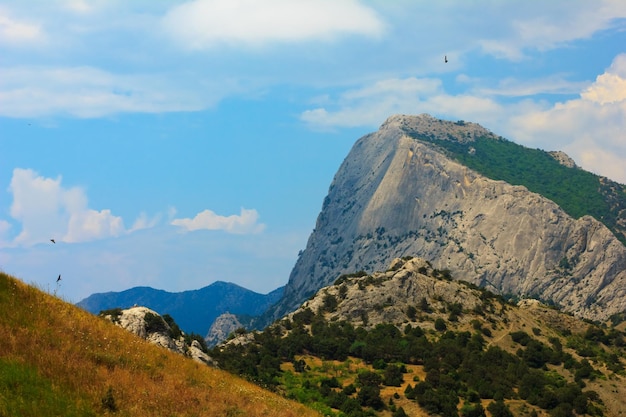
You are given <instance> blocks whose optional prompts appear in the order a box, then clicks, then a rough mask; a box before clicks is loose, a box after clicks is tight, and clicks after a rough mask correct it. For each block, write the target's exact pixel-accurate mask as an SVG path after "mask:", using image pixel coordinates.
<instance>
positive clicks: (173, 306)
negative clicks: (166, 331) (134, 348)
mask: <svg viewBox="0 0 626 417" xmlns="http://www.w3.org/2000/svg"><path fill="white" fill-rule="evenodd" d="M283 290H284V287H280V288H278V289H276V290H274V291H272V292H270V293H268V294H259V293H256V292H254V291H250V290H248V289H245V288H243V287H240V286H238V285H235V284H232V283H228V282H222V281H217V282H214V283H213V284H211V285H209V286H206V287H204V288H200V289H198V290H191V291H183V292H176V293H172V292H167V291H163V290H157V289H154V288H150V287H134V288H131V289H128V290H125V291H121V292H107V293H97V294H92V295H90V296H89V297H87V298H85V299H84V300H82V301H80V302H78V303H77V304H76V305H77V306H79V307H81V308H83V309H85V310H87V311H89V312H91V313H93V314H98V313H100V311H102V310H109V309H112V308H128V307H132V306H133V305H135V304H136V305H139V306H144V307H148V308H150V309H152V310H154V311H156V312H157V313H159V314H161V315H163V314H169V315H170V316H172V318H173V319H174V321H176V323H177V324H178V325H179V326H180V328H181V329H182V330H183V331H184V332H186V333H197V334H199V335H201V336H203V337H204V336H206V334H207V333H208V331H209V328H210V327H211V324H213V322H214V321H215V319H216V318H217V317H218V316H219V315H220V314H222V313H225V312H229V313H232V314H237V315H246V316H258V315H261V314H263V313H264V312H265V311H266V310H267V309H268V308H269V307H270V306H271V305H273V304H274V303H276V302H277V301H278V300H279V299H280V298H281V297H282V295H283Z"/></svg>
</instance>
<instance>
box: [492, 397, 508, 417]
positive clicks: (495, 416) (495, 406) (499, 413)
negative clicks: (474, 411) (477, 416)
mask: <svg viewBox="0 0 626 417" xmlns="http://www.w3.org/2000/svg"><path fill="white" fill-rule="evenodd" d="M487 410H488V411H489V412H490V413H491V416H492V417H514V416H513V413H512V412H511V410H509V407H507V405H506V404H505V403H504V402H502V401H494V402H492V403H490V404H489V405H488V406H487Z"/></svg>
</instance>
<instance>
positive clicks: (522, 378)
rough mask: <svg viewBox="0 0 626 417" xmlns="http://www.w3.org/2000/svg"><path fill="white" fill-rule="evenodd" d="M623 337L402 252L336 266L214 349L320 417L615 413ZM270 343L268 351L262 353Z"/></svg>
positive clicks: (625, 356) (623, 404)
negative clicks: (363, 264)
mask: <svg viewBox="0 0 626 417" xmlns="http://www.w3.org/2000/svg"><path fill="white" fill-rule="evenodd" d="M625 336H626V334H625V333H624V332H623V331H621V330H619V329H618V328H616V327H605V326H598V325H594V324H590V323H586V322H584V321H582V320H580V319H577V318H575V317H573V316H571V315H567V314H564V313H562V312H559V311H557V310H555V309H553V308H550V307H548V306H545V305H542V304H540V303H539V302H538V301H537V300H531V299H525V300H522V301H520V302H519V303H518V304H517V305H513V304H511V303H508V302H506V301H505V300H504V299H503V298H502V297H499V296H497V295H495V294H493V293H489V292H488V291H486V290H484V289H479V288H477V287H475V286H473V285H471V284H468V283H464V282H459V281H455V280H454V279H453V277H452V276H451V275H450V272H449V271H441V270H437V269H434V268H433V267H432V265H431V264H430V263H429V262H427V261H425V260H423V259H419V258H412V259H408V258H405V259H395V260H393V261H392V263H391V265H390V267H389V269H387V270H386V271H384V272H374V273H372V274H364V273H354V274H348V275H343V276H341V277H339V278H338V279H337V280H336V281H335V283H334V284H333V285H330V286H327V287H324V288H322V289H321V290H320V291H318V292H317V293H316V294H315V295H314V296H313V297H312V298H310V299H309V300H307V301H306V302H304V303H303V304H302V306H301V307H300V308H299V309H297V310H296V311H295V312H293V313H291V314H289V315H288V316H286V317H284V318H283V319H281V320H279V321H277V322H275V323H274V324H273V325H271V326H269V327H268V328H266V329H265V330H264V331H263V332H260V333H252V334H250V333H249V334H241V333H240V334H239V335H237V336H236V337H235V338H233V339H232V340H231V341H229V342H227V343H226V344H224V345H222V346H220V347H219V348H218V349H215V350H214V351H213V352H212V354H213V355H214V357H215V358H216V359H217V360H218V361H220V363H223V364H224V367H225V368H226V369H229V370H231V371H235V372H238V373H246V374H248V375H250V376H252V377H255V378H258V379H261V381H262V382H263V383H267V384H275V385H276V386H277V387H278V389H280V390H283V391H285V392H286V394H287V395H288V396H293V397H294V398H298V399H299V400H300V401H302V402H304V403H307V404H311V405H312V406H315V407H316V408H317V409H319V410H322V411H323V412H324V414H326V415H333V413H335V412H337V410H341V411H343V412H344V413H345V414H347V415H355V416H361V415H367V414H364V413H374V415H380V416H389V415H391V413H395V412H398V414H393V415H394V416H395V415H406V414H401V413H400V412H399V411H398V410H399V409H400V408H402V409H403V410H404V411H405V412H406V413H408V415H412V416H427V415H445V416H456V417H458V416H459V414H461V415H463V416H468V415H476V416H478V415H484V414H483V413H481V412H480V411H481V409H484V408H486V409H488V410H489V411H490V412H491V415H506V414H501V413H494V411H493V410H494V409H496V408H498V407H499V408H500V409H506V408H508V409H509V410H510V411H511V412H512V413H513V415H515V416H525V415H540V416H547V415H551V416H566V415H569V416H571V415H574V414H573V411H575V412H576V415H596V416H600V415H604V416H607V417H618V416H620V415H621V413H622V412H623V410H624V409H626V400H625V398H626V377H625V376H626V374H625V372H624V369H625V365H626V350H625V346H626V339H625ZM268 349H271V351H272V352H278V358H276V357H272V360H269V359H268V358H267V357H266V355H267V354H268V353H267V351H268ZM274 356H275V355H274ZM364 375H367V378H365V377H364ZM459 412H461V413H459ZM352 413H353V414H352Z"/></svg>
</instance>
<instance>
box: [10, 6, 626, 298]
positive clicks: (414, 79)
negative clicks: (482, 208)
mask: <svg viewBox="0 0 626 417" xmlns="http://www.w3.org/2000/svg"><path fill="white" fill-rule="evenodd" d="M444 55H445V56H447V57H448V61H449V62H448V63H445V62H444ZM0 57H1V58H0V269H1V270H3V271H5V272H7V273H10V274H13V275H16V276H18V277H20V278H21V279H23V280H24V281H26V282H29V283H35V284H36V285H38V286H39V287H41V288H43V289H45V290H47V291H50V292H56V293H57V294H58V295H60V296H62V297H64V298H66V299H67V300H69V301H73V302H76V301H79V300H81V299H82V298H84V297H86V296H88V295H90V294H92V293H94V292H106V291H120V290H124V289H127V288H130V287H133V286H138V285H146V286H152V287H155V288H160V289H165V290H168V291H182V290H188V289H195V288H200V287H203V286H205V285H208V284H210V283H212V282H214V281H216V280H222V281H230V282H234V283H236V284H239V285H242V286H244V287H246V288H249V289H252V290H254V291H258V292H262V293H265V292H268V291H271V290H273V289H275V288H277V287H278V286H280V285H283V284H285V283H286V282H287V279H288V276H289V272H290V271H291V268H292V267H293V265H294V263H295V261H296V259H297V256H298V252H299V251H300V250H302V249H304V248H305V246H306V241H307V238H308V236H309V234H310V233H311V231H312V230H313V228H314V227H315V220H316V217H317V214H318V213H319V210H320V208H321V205H322V201H323V199H324V197H325V195H326V193H327V190H328V187H329V185H330V183H331V181H332V178H333V175H334V174H335V172H336V171H337V169H338V167H339V165H340V163H341V162H342V161H343V159H344V158H345V157H346V155H347V153H348V152H349V150H350V148H351V146H352V145H353V143H354V142H355V141H356V140H357V139H358V138H359V137H361V136H362V135H364V134H366V133H369V132H372V131H375V130H376V129H377V128H378V126H380V125H381V124H382V123H383V122H384V121H385V119H386V118H387V117H389V116H390V115H392V114H397V113H404V114H420V113H429V114H432V115H434V116H436V117H441V118H444V119H449V120H466V121H473V122H477V123H480V124H482V125H483V126H485V127H487V128H488V129H490V130H492V131H493V132H495V133H497V134H499V135H502V136H504V137H506V138H508V139H510V140H513V141H515V142H517V143H520V144H523V145H526V146H529V147H533V148H541V149H545V150H563V151H565V152H566V153H568V154H569V155H570V156H571V157H572V158H574V160H575V161H576V162H577V163H578V164H579V165H580V166H582V167H583V168H585V169H587V170H590V171H592V172H595V173H598V174H600V175H604V176H607V177H609V178H612V179H614V180H616V181H619V182H621V183H626V2H624V1H621V0H597V1H587V0H578V1H577V0H553V1H550V2H545V1H533V2H530V3H529V2H528V1H493V0H490V1H487V0H485V1H481V0H476V1H464V2H460V1H445V0H444V1H437V2H432V1H408V0H405V1H403V0H399V1H386V0H385V1H383V0H380V1H357V0H343V1H341V0H340V1H338V0H264V1H258V0H195V1H167V2H165V1H132V2H129V1H122V0H89V1H88V0H66V1H63V0H58V1H28V2H25V1H20V0H0ZM51 238H54V239H55V240H56V242H57V243H56V244H52V243H51V242H50V239H51ZM58 274H61V275H62V281H61V283H60V285H59V286H57V285H56V284H55V281H56V277H57V276H58Z"/></svg>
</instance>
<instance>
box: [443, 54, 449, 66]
mask: <svg viewBox="0 0 626 417" xmlns="http://www.w3.org/2000/svg"><path fill="white" fill-rule="evenodd" d="M443 62H445V63H446V64H447V63H448V55H444V56H443Z"/></svg>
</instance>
